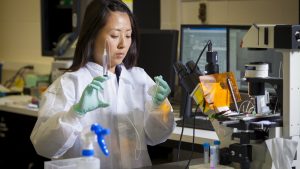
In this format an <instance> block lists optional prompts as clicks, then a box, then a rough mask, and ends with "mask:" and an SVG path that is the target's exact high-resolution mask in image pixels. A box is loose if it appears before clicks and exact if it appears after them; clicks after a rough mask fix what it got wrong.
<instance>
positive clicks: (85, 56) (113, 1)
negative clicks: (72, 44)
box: [68, 0, 139, 72]
mask: <svg viewBox="0 0 300 169" xmlns="http://www.w3.org/2000/svg"><path fill="white" fill-rule="evenodd" d="M114 11H118V12H125V13H127V14H128V16H129V18H130V22H131V28H132V35H131V39H132V40H131V45H130V47H129V50H128V52H127V55H126V56H125V58H124V60H123V63H124V65H125V67H126V68H127V69H129V68H131V67H133V66H134V65H135V64H136V62H137V57H138V51H139V45H138V44H139V38H138V28H137V23H136V20H135V18H134V16H133V14H132V13H131V11H130V9H129V8H128V7H127V5H126V4H124V2H122V1H121V0H94V1H92V2H91V3H90V4H89V5H88V7H87V9H86V12H85V15H84V20H83V23H82V26H81V29H80V33H79V37H78V41H77V45H76V49H75V54H74V58H73V64H72V65H71V67H70V68H69V69H68V71H71V72H72V71H77V70H78V69H79V68H81V67H83V66H85V65H86V63H87V62H88V61H92V60H93V51H94V42H95V39H96V36H97V34H98V32H99V31H100V30H101V29H102V28H103V27H104V26H105V24H106V22H107V19H108V16H109V13H110V12H114Z"/></svg>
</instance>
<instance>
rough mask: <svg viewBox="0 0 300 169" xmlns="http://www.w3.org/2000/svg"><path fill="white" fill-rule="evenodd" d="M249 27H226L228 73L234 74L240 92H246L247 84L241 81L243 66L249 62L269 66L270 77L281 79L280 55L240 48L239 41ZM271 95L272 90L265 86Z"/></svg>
mask: <svg viewBox="0 0 300 169" xmlns="http://www.w3.org/2000/svg"><path fill="white" fill-rule="evenodd" d="M249 29H250V26H228V37H229V38H228V40H229V41H228V56H229V60H230V64H229V65H230V71H232V72H234V74H235V77H236V80H237V84H238V86H239V89H240V91H242V92H247V91H248V83H247V82H246V81H243V80H242V78H243V77H244V75H245V64H248V63H250V62H265V63H268V64H269V76H270V77H282V53H281V52H278V51H276V50H275V49H263V50H253V49H247V48H241V41H242V39H243V37H244V35H245V34H246V33H247V31H248V30H249ZM266 88H267V89H268V90H269V91H270V92H271V93H272V92H274V89H273V88H272V87H271V86H270V85H269V84H266Z"/></svg>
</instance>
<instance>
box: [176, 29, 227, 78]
mask: <svg viewBox="0 0 300 169" xmlns="http://www.w3.org/2000/svg"><path fill="white" fill-rule="evenodd" d="M209 40H210V41H211V42H212V50H213V51H217V52H218V65H219V72H220V73H221V72H226V71H227V70H228V67H227V64H228V63H227V29H226V26H221V25H181V44H180V60H181V62H182V63H183V64H186V62H188V61H190V60H192V61H194V62H196V61H197V59H198V57H199V55H200V53H201V51H202V50H203V48H204V46H205V45H206V43H207V42H208V41H209ZM206 51H207V48H206V50H205V51H204V53H203V54H202V56H201V59H200V61H199V62H198V67H199V68H200V70H201V71H202V72H203V71H204V70H205V65H206V64H207V62H206Z"/></svg>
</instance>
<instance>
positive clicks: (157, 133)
mask: <svg viewBox="0 0 300 169" xmlns="http://www.w3.org/2000/svg"><path fill="white" fill-rule="evenodd" d="M145 78H146V80H145V81H146V82H148V83H147V84H146V85H145V91H144V94H145V109H146V113H145V118H144V125H145V133H146V137H147V144H148V145H156V144H159V143H162V142H165V141H166V140H167V139H168V137H169V136H170V135H171V134H172V132H173V130H174V128H175V126H176V123H175V121H174V114H173V109H172V106H171V104H170V102H169V101H168V99H166V100H165V101H164V102H163V104H164V108H165V109H162V108H160V107H158V106H155V105H153V103H152V97H151V96H150V95H149V94H148V90H149V88H150V87H152V86H153V85H155V84H154V82H153V80H152V79H151V78H150V77H149V76H148V75H146V76H145Z"/></svg>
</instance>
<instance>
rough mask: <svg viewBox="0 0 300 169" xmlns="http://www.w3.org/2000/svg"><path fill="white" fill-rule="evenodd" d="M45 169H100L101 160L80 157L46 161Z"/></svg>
mask: <svg viewBox="0 0 300 169" xmlns="http://www.w3.org/2000/svg"><path fill="white" fill-rule="evenodd" d="M44 169H100V160H99V159H98V158H96V157H79V158H70V159H63V160H53V161H46V162H45V163H44Z"/></svg>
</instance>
